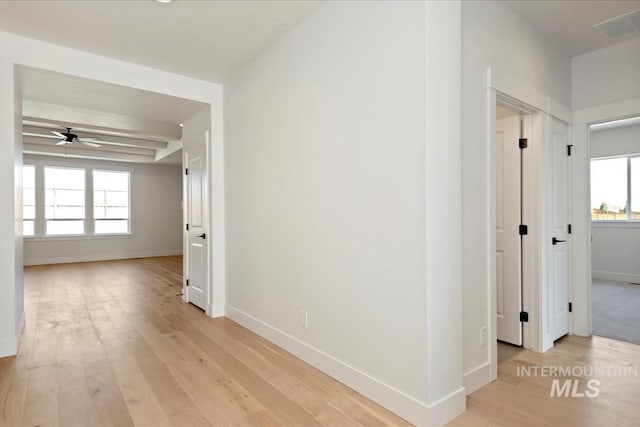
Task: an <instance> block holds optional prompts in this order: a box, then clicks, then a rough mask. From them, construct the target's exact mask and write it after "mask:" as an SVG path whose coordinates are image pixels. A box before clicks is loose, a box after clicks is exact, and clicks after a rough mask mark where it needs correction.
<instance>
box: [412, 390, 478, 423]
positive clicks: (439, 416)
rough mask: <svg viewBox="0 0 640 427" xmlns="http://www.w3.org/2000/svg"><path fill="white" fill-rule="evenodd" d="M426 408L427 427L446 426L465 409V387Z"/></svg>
mask: <svg viewBox="0 0 640 427" xmlns="http://www.w3.org/2000/svg"><path fill="white" fill-rule="evenodd" d="M427 408H428V410H429V420H428V422H427V425H429V426H443V425H445V424H447V423H448V422H449V421H451V420H453V419H454V418H455V417H457V416H458V415H460V414H462V413H463V412H464V411H465V410H466V409H467V392H466V389H465V387H460V388H459V389H458V390H456V391H454V392H453V393H450V394H448V395H446V396H445V397H443V398H442V399H440V400H438V401H437V402H435V403H432V404H430V405H429V406H428V407H427ZM417 425H419V424H417Z"/></svg>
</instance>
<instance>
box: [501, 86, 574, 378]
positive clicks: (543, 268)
mask: <svg viewBox="0 0 640 427" xmlns="http://www.w3.org/2000/svg"><path fill="white" fill-rule="evenodd" d="M495 94H496V98H495V99H496V101H495V105H496V110H495V123H493V126H492V132H493V135H494V146H493V156H492V159H493V162H492V163H493V167H492V169H493V171H494V178H493V181H494V183H495V192H494V194H495V198H494V199H493V200H494V202H495V213H494V218H495V220H494V221H495V222H494V224H495V237H494V239H495V240H494V242H495V243H494V245H495V246H494V253H493V268H494V274H493V280H492V282H493V284H492V286H493V292H492V297H493V298H495V300H494V301H493V305H494V307H495V308H494V310H495V311H493V313H492V315H494V316H495V323H494V325H492V327H493V331H494V332H492V334H491V335H490V336H491V337H492V338H493V339H495V341H494V342H493V343H492V345H494V346H495V347H493V355H492V357H491V360H492V366H494V369H495V367H496V366H497V364H498V363H499V361H500V362H501V361H504V360H508V359H511V358H512V357H514V356H515V354H516V353H518V352H519V351H521V349H522V348H526V349H533V350H536V351H545V350H547V349H549V348H551V347H552V346H553V342H554V341H555V340H557V339H558V338H560V337H562V336H564V335H566V334H568V333H569V332H570V327H571V325H570V320H571V316H570V312H571V306H570V283H571V269H570V254H571V238H570V237H571V236H570V234H571V225H570V217H571V213H570V205H571V203H570V194H569V188H570V184H571V182H570V176H571V163H570V160H569V159H570V154H571V145H570V140H569V127H568V125H567V123H565V122H563V121H561V120H560V119H557V118H556V117H554V116H552V115H551V114H545V113H542V112H541V111H540V110H538V109H536V108H535V107H532V106H530V105H528V104H525V103H523V102H520V101H518V100H516V99H514V98H511V97H509V96H508V95H505V94H503V93H501V92H497V91H496V92H495ZM541 295H542V296H543V297H541ZM494 372H496V371H494Z"/></svg>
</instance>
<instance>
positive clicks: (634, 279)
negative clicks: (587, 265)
mask: <svg viewBox="0 0 640 427" xmlns="http://www.w3.org/2000/svg"><path fill="white" fill-rule="evenodd" d="M591 277H592V278H594V279H600V280H615V281H617V282H629V283H640V274H633V273H616V272H614V271H596V270H594V271H593V272H591Z"/></svg>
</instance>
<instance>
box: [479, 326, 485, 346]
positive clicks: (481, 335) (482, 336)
mask: <svg viewBox="0 0 640 427" xmlns="http://www.w3.org/2000/svg"><path fill="white" fill-rule="evenodd" d="M480 345H487V327H486V326H483V327H482V328H480Z"/></svg>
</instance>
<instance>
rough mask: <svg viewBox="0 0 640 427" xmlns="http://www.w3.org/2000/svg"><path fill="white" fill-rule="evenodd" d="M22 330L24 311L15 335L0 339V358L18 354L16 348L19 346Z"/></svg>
mask: <svg viewBox="0 0 640 427" xmlns="http://www.w3.org/2000/svg"><path fill="white" fill-rule="evenodd" d="M23 330H24V311H23V312H22V316H21V317H20V322H18V326H17V328H16V334H15V335H14V336H10V337H0V358H2V357H9V356H15V355H16V354H18V346H19V345H20V336H22V331H23Z"/></svg>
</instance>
